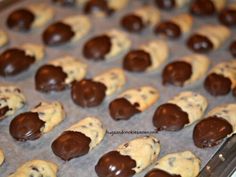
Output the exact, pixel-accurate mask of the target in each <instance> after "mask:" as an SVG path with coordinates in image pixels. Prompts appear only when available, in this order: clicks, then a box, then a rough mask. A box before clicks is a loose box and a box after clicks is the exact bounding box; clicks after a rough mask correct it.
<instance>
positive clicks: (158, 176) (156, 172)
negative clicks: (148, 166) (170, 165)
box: [144, 169, 181, 177]
mask: <svg viewBox="0 0 236 177" xmlns="http://www.w3.org/2000/svg"><path fill="white" fill-rule="evenodd" d="M144 177H181V176H180V175H172V174H170V173H168V172H166V171H163V170H160V169H153V170H151V171H150V172H148V173H147V174H146V175H145V176H144Z"/></svg>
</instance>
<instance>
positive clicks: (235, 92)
mask: <svg viewBox="0 0 236 177" xmlns="http://www.w3.org/2000/svg"><path fill="white" fill-rule="evenodd" d="M233 96H234V97H236V87H234V89H233Z"/></svg>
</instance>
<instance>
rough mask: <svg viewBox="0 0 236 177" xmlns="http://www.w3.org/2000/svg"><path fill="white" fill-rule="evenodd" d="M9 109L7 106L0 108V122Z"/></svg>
mask: <svg viewBox="0 0 236 177" xmlns="http://www.w3.org/2000/svg"><path fill="white" fill-rule="evenodd" d="M9 110H10V109H9V107H8V106H4V107H2V108H0V120H1V119H4V117H5V115H6V113H7V112H8V111H9Z"/></svg>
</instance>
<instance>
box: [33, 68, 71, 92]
mask: <svg viewBox="0 0 236 177" xmlns="http://www.w3.org/2000/svg"><path fill="white" fill-rule="evenodd" d="M66 77H67V74H66V73H64V72H63V70H62V68H61V67H60V66H53V65H43V66H41V67H40V68H39V69H38V71H37V72H36V75H35V87H36V90H38V91H41V92H50V91H62V90H65V89H66V87H67V84H66V83H65V80H66Z"/></svg>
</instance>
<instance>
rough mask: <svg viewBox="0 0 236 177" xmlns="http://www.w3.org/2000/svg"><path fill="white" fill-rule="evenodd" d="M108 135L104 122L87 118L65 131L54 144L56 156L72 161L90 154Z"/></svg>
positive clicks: (53, 148) (94, 118)
mask: <svg viewBox="0 0 236 177" xmlns="http://www.w3.org/2000/svg"><path fill="white" fill-rule="evenodd" d="M105 133H106V129H105V128H104V127H103V125H102V122H101V121H100V120H99V119H98V118H96V117H86V118H84V119H82V120H80V121H79V122H78V123H75V124H73V125H72V126H71V127H70V128H68V129H67V130H65V131H64V132H63V133H62V134H61V135H60V136H59V137H58V138H57V139H55V140H54V141H53V143H52V146H51V147H52V150H53V152H54V154H55V155H57V156H58V157H60V158H61V159H63V160H70V159H72V158H76V157H79V156H82V155H85V154H87V153H89V151H91V150H92V149H94V148H95V147H96V146H97V145H98V144H100V143H101V141H102V140H103V138H104V136H105Z"/></svg>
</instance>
